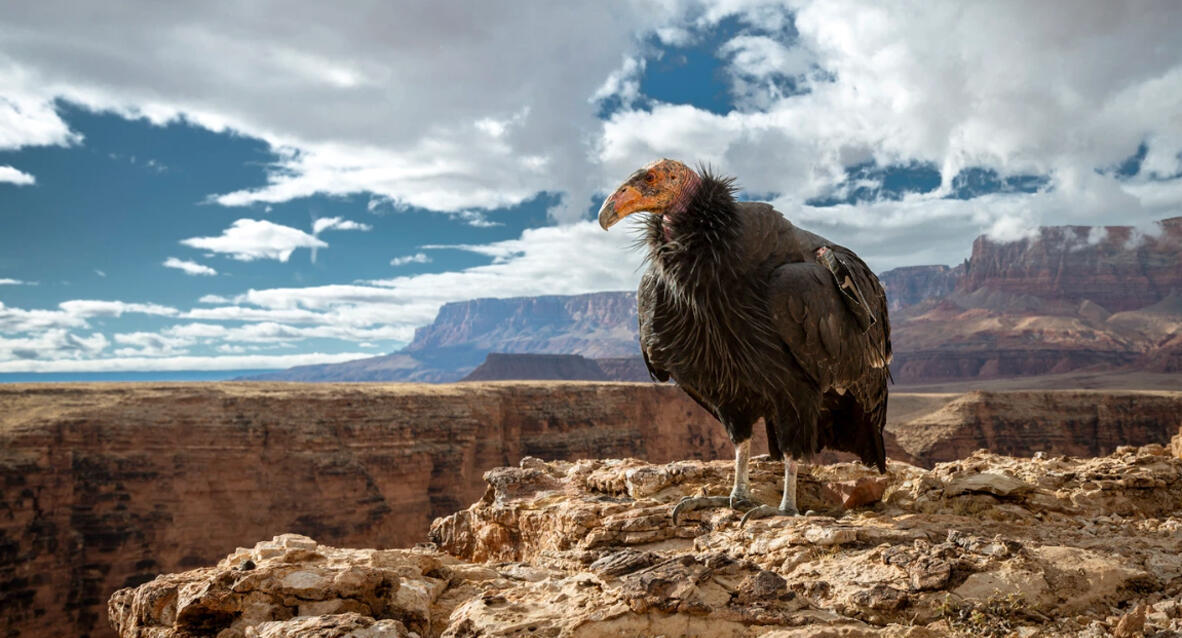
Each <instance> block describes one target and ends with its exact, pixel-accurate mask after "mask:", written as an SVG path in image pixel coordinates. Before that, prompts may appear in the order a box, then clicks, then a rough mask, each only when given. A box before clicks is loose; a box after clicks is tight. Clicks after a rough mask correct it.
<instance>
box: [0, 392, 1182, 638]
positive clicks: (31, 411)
mask: <svg viewBox="0 0 1182 638" xmlns="http://www.w3.org/2000/svg"><path fill="white" fill-rule="evenodd" d="M1125 394H1128V395H1129V397H1128V398H1127V399H1125V398H1121V397H1122V396H1123V395H1117V397H1116V398H1115V399H1108V398H1107V395H1105V394H1099V393H1097V394H1092V393H1064V394H1062V396H1061V397H1060V398H1054V397H1052V398H1049V399H1040V398H1039V395H1038V394H1037V393H1011V394H1000V395H982V396H976V397H974V398H971V399H965V400H960V401H959V402H958V399H957V395H907V394H902V393H894V394H893V395H892V399H891V403H890V406H889V411H888V417H889V419H888V421H889V425H888V432H887V454H888V456H889V457H890V458H892V459H896V460H904V461H908V462H920V461H922V462H925V463H926V462H930V461H931V460H935V459H940V458H944V457H942V456H941V455H942V454H953V453H956V454H959V453H962V452H963V453H966V454H967V453H968V452H971V451H972V450H976V449H979V448H981V447H987V446H998V447H1002V448H1003V449H1006V450H1008V451H1012V452H1014V453H1018V454H1026V455H1030V454H1033V453H1034V452H1036V451H1044V452H1046V453H1048V454H1056V453H1067V452H1079V451H1089V450H1091V451H1099V452H1101V453H1106V452H1110V451H1111V450H1112V449H1113V448H1112V447H1111V445H1115V444H1116V443H1118V441H1115V440H1114V439H1115V437H1114V436H1109V435H1106V434H1105V432H1106V431H1111V432H1114V433H1119V434H1120V435H1121V436H1125V437H1128V439H1129V440H1135V441H1138V442H1140V441H1143V440H1145V439H1142V438H1138V437H1143V436H1145V437H1148V436H1149V435H1150V434H1153V435H1154V436H1158V435H1160V437H1161V438H1157V439H1150V440H1154V441H1156V442H1159V443H1166V442H1167V441H1168V440H1169V436H1170V434H1164V433H1162V432H1164V430H1163V429H1162V428H1157V427H1155V426H1154V425H1153V421H1154V420H1157V421H1160V422H1161V423H1163V424H1165V423H1168V421H1167V420H1168V419H1169V418H1174V419H1175V420H1174V421H1173V423H1174V424H1175V425H1174V431H1175V432H1176V431H1177V429H1178V428H1177V420H1176V419H1177V415H1179V414H1182V395H1180V394H1179V393H1172V394H1170V393H1155V394H1153V395H1148V396H1147V397H1146V398H1144V401H1143V402H1142V400H1141V399H1140V398H1138V397H1141V395H1135V394H1133V393H1125ZM1170 397H1172V399H1171V398H1170ZM1171 400H1172V401H1173V403H1170V401H1171ZM1072 401H1078V402H1079V405H1078V406H1072V405H1071V404H1070V403H1071V402H1072ZM1032 406H1035V407H1037V408H1038V409H1035V407H1032ZM1060 413H1061V414H1063V415H1064V419H1065V420H1064V422H1062V423H1060V422H1057V421H1056V419H1057V418H1058V416H1057V415H1059V414H1060ZM1033 417H1037V418H1038V419H1045V421H1040V422H1039V423H1037V424H1034V423H1032V422H1031V420H1030V419H1031V418H1033ZM957 419H959V420H960V421H957ZM1023 419H1026V420H1025V421H1024V420H1023ZM910 423H917V424H918V425H916V426H909V424H910ZM762 431H763V428H761V427H756V428H755V432H756V439H755V443H754V448H755V450H754V451H755V453H756V454H759V453H762V452H765V451H766V445H765V443H764V442H763V440H762V438H761V437H762ZM1155 433H1156V434H1155ZM944 439H947V440H948V441H950V442H949V443H947V444H945V443H941V442H940V441H942V440H944ZM1011 439H1012V440H1013V441H1015V443H1014V444H1012V445H1009V446H1008V447H1007V444H1006V441H1008V440H1011ZM1120 442H1121V443H1123V442H1127V441H1120ZM901 443H902V444H905V445H906V446H910V447H911V448H912V449H914V450H916V452H917V453H918V454H919V455H925V456H924V458H921V459H916V458H915V456H913V455H912V454H911V453H909V451H908V450H906V449H904V447H903V445H901ZM1022 445H1025V446H1026V447H1025V448H1023V447H1021V446H1022ZM732 453H733V452H732V448H731V444H730V442H729V441H728V440H727V438H726V435H725V433H724V431H723V428H722V427H720V426H719V425H718V423H717V422H716V421H715V420H714V418H713V417H711V416H709V415H707V414H706V413H705V412H704V411H702V410H701V408H699V407H698V406H697V405H696V404H695V403H693V401H692V400H690V399H689V398H688V397H686V396H685V394H684V393H683V392H682V391H681V390H679V389H678V388H677V387H675V386H672V385H661V384H611V383H528V384H527V383H497V384H486V383H470V384H457V385H438V386H430V385H331V384H311V385H297V384H241V383H238V384H156V385H151V384H120V385H116V384H112V385H89V386H88V385H61V386H53V385H41V384H38V385H27V386H18V385H6V386H0V634H4V635H8V634H19V635H26V636H40V635H69V636H87V635H89V636H93V637H97V636H103V635H110V634H109V633H107V632H106V630H105V625H103V624H102V623H99V622H98V621H99V619H100V618H101V613H102V605H103V603H104V601H105V600H106V598H107V597H108V596H109V595H110V593H111V592H113V591H114V590H116V589H118V588H120V587H124V586H129V585H135V584H138V583H141V582H144V581H146V580H149V579H151V578H152V577H154V576H155V575H156V574H159V573H161V572H169V571H176V570H180V569H187V568H191V567H195V566H198V565H204V564H210V563H212V562H214V561H215V560H216V559H217V558H218V557H219V556H224V555H225V554H226V553H227V552H229V551H231V549H233V548H234V547H236V546H239V545H246V544H249V543H252V542H254V541H255V540H257V539H259V538H267V537H270V536H272V535H275V534H278V533H283V532H296V533H302V534H306V535H309V536H312V537H314V538H317V539H318V540H320V541H322V542H324V543H329V544H348V545H353V546H363V547H381V548H389V547H402V546H407V545H410V544H413V543H415V542H417V541H419V540H421V539H422V538H423V536H424V534H425V533H426V531H427V528H428V525H429V523H430V521H431V520H432V518H433V517H436V516H444V515H446V514H450V513H452V512H454V511H456V510H458V509H460V508H462V507H463V506H464V505H466V504H468V503H471V502H472V501H474V500H476V499H478V498H479V497H480V495H481V494H482V493H484V490H485V488H486V485H485V481H484V480H483V479H482V478H481V476H482V474H483V473H484V472H486V471H487V470H489V469H491V468H494V467H497V466H503V465H513V464H516V463H517V462H518V461H519V460H520V459H521V458H522V457H525V456H534V457H539V458H544V459H547V460H557V459H578V458H592V457H599V456H603V455H607V456H619V457H636V458H643V459H645V460H647V461H650V462H665V461H671V460H679V459H694V458H698V459H728V458H730V457H731V455H732ZM842 458H846V459H848V457H841V456H839V455H836V454H829V453H826V454H824V455H822V456H821V458H820V459H819V460H820V461H824V462H831V461H834V460H838V459H842ZM871 487H872V486H871ZM835 489H836V490H837V491H836V492H835V493H844V492H842V490H846V491H848V493H849V494H848V495H849V496H850V498H854V496H853V495H854V494H855V493H857V494H860V493H862V492H864V491H865V490H866V489H867V486H864V485H863V486H861V487H859V486H858V485H857V484H851V485H849V486H847V487H846V488H835ZM859 498H860V497H859ZM96 623H97V624H96Z"/></svg>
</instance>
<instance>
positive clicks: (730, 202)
mask: <svg viewBox="0 0 1182 638" xmlns="http://www.w3.org/2000/svg"><path fill="white" fill-rule="evenodd" d="M699 173H700V179H701V181H700V183H699V185H698V188H697V190H696V192H694V193H693V195H692V196H691V197H690V199H689V203H688V204H687V205H686V206H685V209H684V210H682V211H680V212H677V213H673V214H668V213H667V214H664V215H651V216H649V219H648V221H647V223H646V225H645V233H644V236H643V241H644V244H645V245H646V246H647V247H648V257H647V259H648V261H650V262H652V263H654V264H657V265H658V266H659V267H660V269H661V271H662V272H663V273H664V274H665V275H666V277H671V278H673V279H675V280H681V283H682V284H683V285H686V286H688V287H696V286H694V285H693V284H694V280H698V279H703V281H702V282H701V283H706V281H705V280H715V281H716V280H717V279H718V278H720V277H722V276H725V275H727V274H730V273H729V272H723V271H726V270H729V269H728V268H726V264H727V263H728V262H729V261H731V260H728V259H727V257H728V255H729V254H730V252H731V251H732V250H733V247H732V246H731V245H730V244H731V242H732V240H733V239H734V238H735V236H736V235H737V234H738V229H737V228H736V224H737V221H738V214H737V212H736V209H735V191H736V190H737V189H736V188H735V179H734V178H733V177H718V176H715V175H713V174H711V173H710V171H709V169H706V168H702V169H700V170H699Z"/></svg>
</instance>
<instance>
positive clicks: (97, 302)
mask: <svg viewBox="0 0 1182 638" xmlns="http://www.w3.org/2000/svg"><path fill="white" fill-rule="evenodd" d="M58 307H59V308H61V309H62V310H63V311H65V312H66V313H68V314H70V315H72V316H76V317H82V318H89V317H120V316H122V315H124V314H125V313H136V314H144V315H159V316H164V317H171V316H174V315H176V314H177V312H178V311H177V309H176V308H173V307H170V306H162V305H160V304H155V303H128V302H125V301H106V300H101V299H72V300H70V301H63V302H61V303H60V304H58Z"/></svg>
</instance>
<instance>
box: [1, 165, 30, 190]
mask: <svg viewBox="0 0 1182 638" xmlns="http://www.w3.org/2000/svg"><path fill="white" fill-rule="evenodd" d="M36 182H37V178H35V177H33V176H32V175H29V174H28V173H26V172H24V171H20V170H17V169H15V168H13V167H11V166H0V184H3V183H8V184H16V185H17V186H30V185H32V184H34V183H36Z"/></svg>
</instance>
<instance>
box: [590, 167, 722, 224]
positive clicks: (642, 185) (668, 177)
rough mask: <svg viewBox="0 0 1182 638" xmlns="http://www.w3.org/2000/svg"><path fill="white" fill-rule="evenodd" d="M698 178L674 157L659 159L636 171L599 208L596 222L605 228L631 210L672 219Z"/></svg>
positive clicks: (677, 213) (687, 198) (690, 195)
mask: <svg viewBox="0 0 1182 638" xmlns="http://www.w3.org/2000/svg"><path fill="white" fill-rule="evenodd" d="M701 183H702V179H701V178H700V177H698V174H697V173H695V172H694V171H693V170H692V169H690V167H688V166H686V165H685V164H682V163H681V162H679V161H677V160H671V159H662V160H658V161H656V162H653V163H652V164H649V165H648V166H645V167H644V168H642V169H640V170H638V171H636V172H635V173H633V174H632V176H631V177H629V178H628V179H627V181H625V182H624V183H623V184H621V185H620V187H619V188H617V189H616V191H615V192H614V193H612V194H611V195H609V196H608V198H607V199H606V200H604V202H603V206H602V207H601V208H600V209H599V225H600V226H602V227H603V229H604V230H607V229H608V228H610V227H611V226H612V224H615V223H616V222H618V221H620V220H621V219H623V218H625V217H627V216H628V215H631V214H632V213H638V212H642V211H643V212H648V213H653V214H654V215H661V216H663V217H665V219H666V220H668V219H672V218H674V217H676V216H677V215H680V214H681V213H682V212H684V211H685V209H686V207H687V206H688V205H689V202H690V199H691V198H693V196H694V193H695V192H697V190H698V186H700V185H701Z"/></svg>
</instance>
